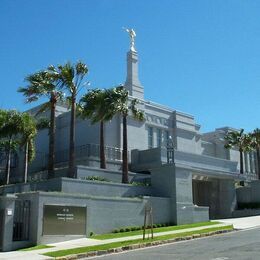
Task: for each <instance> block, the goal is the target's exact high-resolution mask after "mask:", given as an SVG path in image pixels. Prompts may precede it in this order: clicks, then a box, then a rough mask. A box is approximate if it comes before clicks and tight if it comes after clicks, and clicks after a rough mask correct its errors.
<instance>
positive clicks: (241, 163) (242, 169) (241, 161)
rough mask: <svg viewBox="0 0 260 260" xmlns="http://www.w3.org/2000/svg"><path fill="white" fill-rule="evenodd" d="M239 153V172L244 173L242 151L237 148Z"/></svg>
mask: <svg viewBox="0 0 260 260" xmlns="http://www.w3.org/2000/svg"><path fill="white" fill-rule="evenodd" d="M239 155H240V173H241V174H243V173H244V160H243V151H242V150H239Z"/></svg>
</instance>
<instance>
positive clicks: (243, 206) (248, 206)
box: [237, 202, 260, 209]
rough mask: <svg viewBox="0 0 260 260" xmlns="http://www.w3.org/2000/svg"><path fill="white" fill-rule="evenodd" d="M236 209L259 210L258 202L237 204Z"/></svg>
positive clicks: (259, 203)
mask: <svg viewBox="0 0 260 260" xmlns="http://www.w3.org/2000/svg"><path fill="white" fill-rule="evenodd" d="M237 208H238V209H260V202H249V203H238V204H237Z"/></svg>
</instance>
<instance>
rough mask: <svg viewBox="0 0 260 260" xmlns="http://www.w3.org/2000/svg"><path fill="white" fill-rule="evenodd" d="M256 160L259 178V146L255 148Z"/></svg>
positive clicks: (259, 176)
mask: <svg viewBox="0 0 260 260" xmlns="http://www.w3.org/2000/svg"><path fill="white" fill-rule="evenodd" d="M256 160H257V173H258V179H259V180H260V148H259V147H258V148H256Z"/></svg>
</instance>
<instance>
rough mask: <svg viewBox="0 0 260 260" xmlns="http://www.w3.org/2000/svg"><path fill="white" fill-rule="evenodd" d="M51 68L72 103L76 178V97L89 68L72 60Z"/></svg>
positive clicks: (72, 156) (71, 153)
mask: <svg viewBox="0 0 260 260" xmlns="http://www.w3.org/2000/svg"><path fill="white" fill-rule="evenodd" d="M49 70H50V71H51V72H52V73H53V74H52V75H53V76H54V77H55V79H56V82H58V83H59V85H60V86H61V88H62V89H65V90H67V92H68V93H69V95H70V96H69V101H70V104H71V119H70V145H69V172H68V175H69V177H70V178H75V168H76V161H75V124H76V98H77V96H78V94H79V92H80V90H81V89H82V87H83V86H84V83H83V79H84V77H85V75H86V74H87V73H88V68H87V66H86V64H84V63H83V62H80V61H79V62H77V63H76V64H75V65H73V64H71V63H70V62H68V63H66V64H65V65H58V66H57V67H54V66H50V67H49Z"/></svg>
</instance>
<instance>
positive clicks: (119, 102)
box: [108, 85, 144, 183]
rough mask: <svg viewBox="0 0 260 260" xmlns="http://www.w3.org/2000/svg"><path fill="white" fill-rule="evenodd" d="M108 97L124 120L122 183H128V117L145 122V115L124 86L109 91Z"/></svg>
mask: <svg viewBox="0 0 260 260" xmlns="http://www.w3.org/2000/svg"><path fill="white" fill-rule="evenodd" d="M108 96H109V98H108V102H109V103H110V104H111V106H112V107H113V108H114V111H115V112H116V113H119V114H120V115H121V116H122V120H123V155H122V157H123V165H122V183H128V144H127V117H128V116H129V115H130V114H131V115H132V117H133V118H134V119H135V120H138V121H143V120H144V113H143V112H142V111H141V110H139V109H138V108H137V103H138V101H137V99H132V100H130V98H129V93H128V91H127V90H126V89H125V88H124V86H122V85H120V86H118V87H115V88H112V89H110V90H108Z"/></svg>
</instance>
